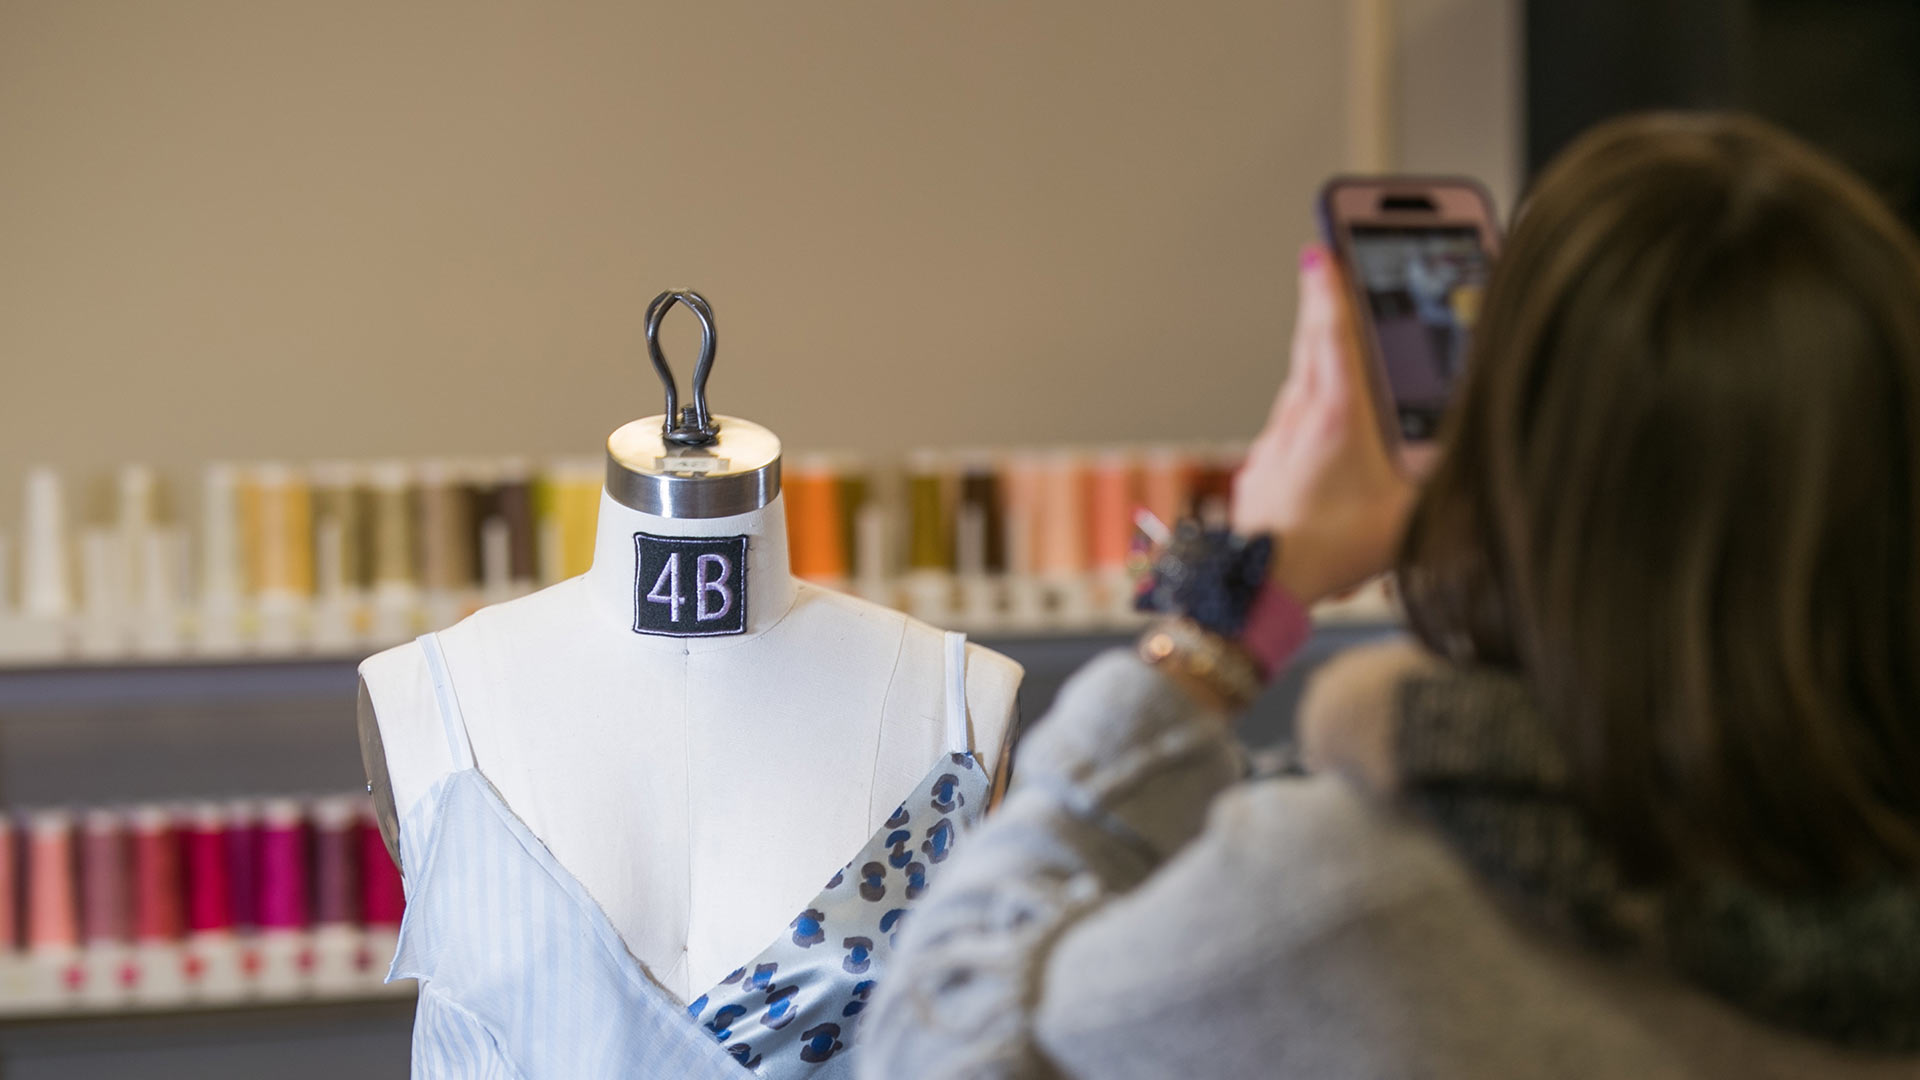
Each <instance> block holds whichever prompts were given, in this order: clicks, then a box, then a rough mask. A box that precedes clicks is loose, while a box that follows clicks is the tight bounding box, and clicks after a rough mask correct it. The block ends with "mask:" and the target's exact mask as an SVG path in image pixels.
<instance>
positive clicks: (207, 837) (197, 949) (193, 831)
mask: <svg viewBox="0 0 1920 1080" xmlns="http://www.w3.org/2000/svg"><path fill="white" fill-rule="evenodd" d="M233 820H234V818H233V813H232V810H231V808H230V807H228V806H225V805H222V804H220V803H200V804H198V805H197V806H195V807H194V808H193V809H192V811H191V812H190V813H189V814H188V815H187V817H186V822H185V828H184V829H183V830H182V847H183V848H184V850H185V852H186V896H187V905H186V911H187V930H188V934H187V944H186V957H185V961H184V973H185V977H186V984H187V986H186V990H187V993H188V994H189V995H190V996H192V997H194V998H197V999H199V1000H201V1001H233V1000H236V999H238V998H239V997H240V996H241V995H242V993H244V991H245V989H246V979H245V976H246V965H245V962H244V957H245V953H244V950H243V949H242V947H241V943H240V939H239V937H238V936H237V935H236V934H235V933H234V930H235V919H234V883H233V870H234V861H233V849H234V839H233ZM249 858H251V855H249Z"/></svg>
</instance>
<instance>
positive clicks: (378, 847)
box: [359, 806, 407, 929]
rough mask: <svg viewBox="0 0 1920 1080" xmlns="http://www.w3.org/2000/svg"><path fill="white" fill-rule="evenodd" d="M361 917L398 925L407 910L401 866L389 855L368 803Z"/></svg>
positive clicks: (379, 923)
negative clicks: (401, 878)
mask: <svg viewBox="0 0 1920 1080" xmlns="http://www.w3.org/2000/svg"><path fill="white" fill-rule="evenodd" d="M359 832H360V917H361V918H362V919H363V920H365V922H366V924H367V925H368V926H377V927H383V928H388V929H393V928H398V927H399V925H400V917H401V916H402V915H403V914H405V913H406V909H407V899H406V889H405V887H404V885H403V884H402V883H401V880H400V868H399V867H397V866H395V865H394V864H393V857H392V856H390V855H388V854H387V842H386V841H385V840H383V839H381V837H380V826H379V825H378V824H376V823H375V821H374V817H373V807H372V806H367V807H365V808H364V809H363V810H362V812H361V818H360V829H359Z"/></svg>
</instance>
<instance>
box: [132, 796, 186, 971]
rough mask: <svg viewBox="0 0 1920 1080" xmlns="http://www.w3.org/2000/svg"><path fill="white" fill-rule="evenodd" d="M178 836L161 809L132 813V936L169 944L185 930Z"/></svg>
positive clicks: (170, 818)
mask: <svg viewBox="0 0 1920 1080" xmlns="http://www.w3.org/2000/svg"><path fill="white" fill-rule="evenodd" d="M180 854H181V853H180V833H179V830H178V829H177V828H176V827H175V824H174V820H173V813H172V812H171V811H170V810H168V809H167V808H166V807H164V806H143V807H140V808H138V809H136V810H135V811H134V812H133V867H134V870H133V878H134V936H135V937H136V938H137V939H138V940H140V941H142V942H149V943H156V944H173V943H176V942H178V941H179V940H180V938H181V937H182V936H183V935H184V933H185V931H186V912H185V910H184V904H183V903H182V897H183V889H182V886H183V882H182V880H181V873H180Z"/></svg>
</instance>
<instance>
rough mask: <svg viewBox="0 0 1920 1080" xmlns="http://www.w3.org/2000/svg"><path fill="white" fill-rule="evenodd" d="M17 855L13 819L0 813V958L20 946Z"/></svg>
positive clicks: (18, 852) (10, 953) (8, 954)
mask: <svg viewBox="0 0 1920 1080" xmlns="http://www.w3.org/2000/svg"><path fill="white" fill-rule="evenodd" d="M19 857H20V851H19V847H18V844H17V843H16V841H15V839H14V828H13V819H12V818H10V817H7V816H5V815H0V958H4V957H6V956H10V955H12V953H13V951H14V950H15V949H18V948H19V947H20V909H19V893H18V891H17V890H18V889H19V887H20V881H19V879H18V878H17V877H16V876H15V874H14V868H15V866H16V865H17V863H16V861H15V860H17V859H18V858H19Z"/></svg>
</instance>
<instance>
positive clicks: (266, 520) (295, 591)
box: [241, 462, 313, 601]
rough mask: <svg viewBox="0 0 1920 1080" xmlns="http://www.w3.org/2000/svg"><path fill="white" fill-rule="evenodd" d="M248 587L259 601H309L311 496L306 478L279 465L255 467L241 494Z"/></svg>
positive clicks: (311, 587) (311, 591)
mask: <svg viewBox="0 0 1920 1080" xmlns="http://www.w3.org/2000/svg"><path fill="white" fill-rule="evenodd" d="M241 508H242V520H243V522H244V523H245V532H244V535H245V537H246V544H247V554H248V562H249V565H250V566H251V567H252V582H251V584H252V586H253V591H254V593H255V595H257V596H259V597H260V598H261V600H262V601H266V600H269V599H280V598H286V599H289V600H302V599H305V598H307V597H309V596H311V595H313V496H312V491H311V489H310V488H309V487H308V484H307V479H306V477H305V476H304V475H303V474H302V473H300V472H299V471H298V470H296V469H293V468H290V467H288V466H286V465H281V464H278V463H273V462H270V463H267V464H263V465H258V466H256V467H255V468H254V469H253V472H252V477H251V482H250V483H247V484H245V485H243V486H242V488H241Z"/></svg>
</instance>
